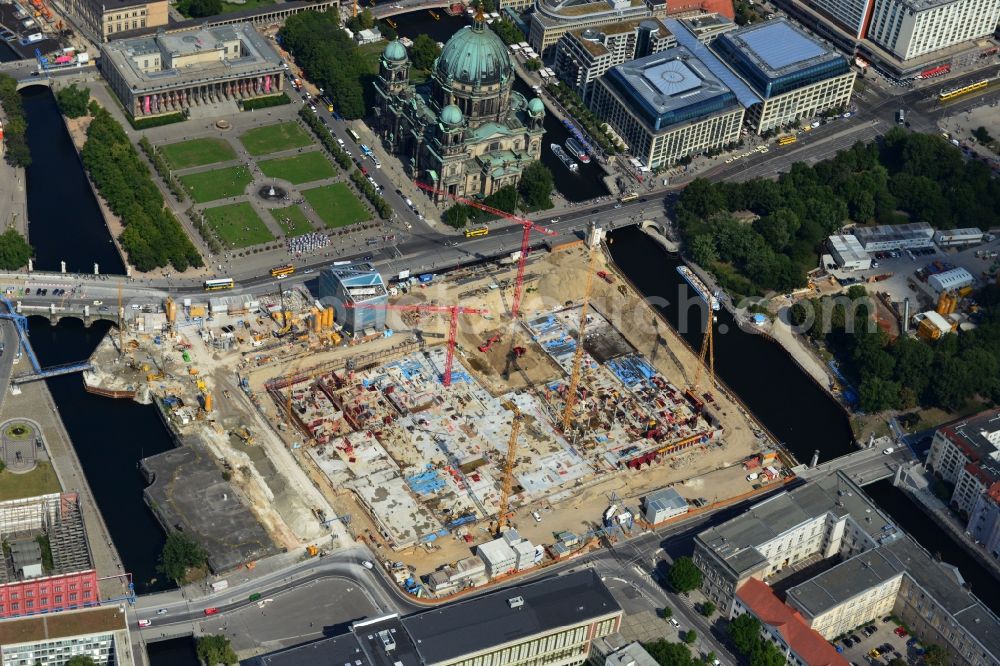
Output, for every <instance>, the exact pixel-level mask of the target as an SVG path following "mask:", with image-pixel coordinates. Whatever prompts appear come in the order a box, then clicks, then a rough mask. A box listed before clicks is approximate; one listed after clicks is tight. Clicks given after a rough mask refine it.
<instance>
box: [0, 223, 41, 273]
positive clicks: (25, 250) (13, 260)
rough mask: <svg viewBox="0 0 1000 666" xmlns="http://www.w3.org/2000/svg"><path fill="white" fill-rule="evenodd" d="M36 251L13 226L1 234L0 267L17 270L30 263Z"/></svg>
mask: <svg viewBox="0 0 1000 666" xmlns="http://www.w3.org/2000/svg"><path fill="white" fill-rule="evenodd" d="M34 253H35V251H34V250H33V249H32V247H31V246H30V245H28V241H26V240H24V236H22V235H21V234H19V233H18V232H17V231H16V230H15V229H14V228H13V227H12V228H10V229H7V231H5V232H3V233H2V234H0V268H2V269H4V270H8V271H13V270H17V269H18V268H21V267H22V266H24V265H25V264H27V263H28V259H31V256H32V255H33V254H34Z"/></svg>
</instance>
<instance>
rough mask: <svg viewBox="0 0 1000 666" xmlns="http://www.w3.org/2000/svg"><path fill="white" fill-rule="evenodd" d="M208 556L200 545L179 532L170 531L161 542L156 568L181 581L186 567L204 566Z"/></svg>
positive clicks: (185, 572) (186, 570)
mask: <svg viewBox="0 0 1000 666" xmlns="http://www.w3.org/2000/svg"><path fill="white" fill-rule="evenodd" d="M207 559H208V556H207V555H206V554H205V551H204V550H202V548H201V546H199V545H198V544H197V543H195V542H194V541H192V540H191V538H190V537H188V536H187V535H186V534H182V533H181V532H171V533H170V534H169V535H168V536H167V541H166V543H164V544H163V552H162V553H160V563H159V564H158V565H157V567H156V569H157V570H158V571H159V572H160V573H162V574H164V575H165V576H168V577H169V578H171V579H172V580H174V581H181V580H183V579H184V576H185V575H186V574H187V572H188V569H192V568H195V567H201V566H204V565H205V563H206V562H207Z"/></svg>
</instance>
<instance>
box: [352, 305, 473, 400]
mask: <svg viewBox="0 0 1000 666" xmlns="http://www.w3.org/2000/svg"><path fill="white" fill-rule="evenodd" d="M344 307H346V308H367V309H372V310H395V311H397V312H413V311H422V312H447V313H448V314H449V315H450V316H451V318H450V321H449V322H448V355H447V357H446V359H445V362H444V374H443V375H442V378H441V383H442V384H444V385H445V386H451V366H452V362H453V361H454V359H455V339H456V337H457V335H458V315H460V314H461V315H488V314H489V310H483V309H482V308H467V307H465V306H463V305H388V304H384V305H382V304H374V303H344Z"/></svg>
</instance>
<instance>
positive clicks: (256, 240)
mask: <svg viewBox="0 0 1000 666" xmlns="http://www.w3.org/2000/svg"><path fill="white" fill-rule="evenodd" d="M205 219H206V220H208V224H209V226H210V227H212V229H214V230H215V233H216V234H217V235H218V236H219V240H221V241H222V242H223V244H225V245H227V246H229V247H247V246H249V245H259V244H260V243H266V242H268V241H271V240H274V236H273V235H272V234H271V232H270V231H269V230H268V228H267V227H266V226H265V225H264V222H263V221H262V220H261V219H260V217H259V216H258V215H257V213H256V211H254V209H253V206H251V205H250V204H249V203H247V202H243V203H237V204H229V205H228V206H217V207H215V208H206V209H205Z"/></svg>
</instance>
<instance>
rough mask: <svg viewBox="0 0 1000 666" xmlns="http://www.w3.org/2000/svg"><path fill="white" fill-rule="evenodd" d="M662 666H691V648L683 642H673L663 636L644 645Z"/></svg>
mask: <svg viewBox="0 0 1000 666" xmlns="http://www.w3.org/2000/svg"><path fill="white" fill-rule="evenodd" d="M642 647H643V648H644V649H645V650H646V652H648V653H649V656H650V657H652V658H653V659H655V660H656V663H658V664H660V666H691V664H692V663H693V661H692V660H691V649H690V648H689V647H688V646H687V645H684V644H683V643H671V642H669V641H665V640H663V639H662V638H661V639H660V640H658V641H653V642H652V643H643V646H642Z"/></svg>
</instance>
